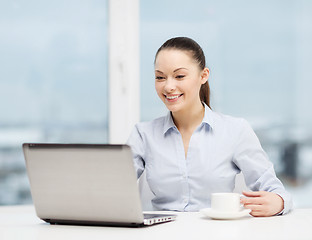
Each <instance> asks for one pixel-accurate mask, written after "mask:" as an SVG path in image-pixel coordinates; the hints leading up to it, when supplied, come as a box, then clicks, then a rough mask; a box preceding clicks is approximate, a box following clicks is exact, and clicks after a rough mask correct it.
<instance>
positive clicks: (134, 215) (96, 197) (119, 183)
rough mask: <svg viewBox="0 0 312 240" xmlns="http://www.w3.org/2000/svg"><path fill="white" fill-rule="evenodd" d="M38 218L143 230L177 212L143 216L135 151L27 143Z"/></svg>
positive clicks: (104, 145) (27, 162) (110, 146)
mask: <svg viewBox="0 0 312 240" xmlns="http://www.w3.org/2000/svg"><path fill="white" fill-rule="evenodd" d="M23 151H24V157H25V162H26V169H27V174H28V178H29V182H30V188H31V195H32V199H33V203H34V206H35V209H36V214H37V216H38V217H39V218H41V219H42V220H44V221H46V222H48V223H51V224H75V225H77V224H78V225H113V226H145V225H152V224H155V223H162V222H167V221H172V220H174V219H175V218H176V215H174V214H172V215H171V214H146V215H145V214H143V212H142V207H141V201H140V194H139V189H138V185H137V178H136V173H135V169H134V165H133V160H132V152H131V148H130V147H129V146H127V145H110V144H51V143H50V144H46V143H24V144H23Z"/></svg>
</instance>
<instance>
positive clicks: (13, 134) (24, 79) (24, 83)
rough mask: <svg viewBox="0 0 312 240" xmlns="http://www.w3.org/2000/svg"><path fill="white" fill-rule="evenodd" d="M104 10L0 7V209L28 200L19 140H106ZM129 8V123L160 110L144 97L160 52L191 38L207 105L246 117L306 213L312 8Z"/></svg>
mask: <svg viewBox="0 0 312 240" xmlns="http://www.w3.org/2000/svg"><path fill="white" fill-rule="evenodd" d="M112 1H113V0H112ZM129 1H130V0H129ZM130 2H131V1H130ZM110 3H111V2H110V1H108V0H106V1H97V0H89V1H82V0H81V1H73V0H65V1H61V0H58V1H52V2H51V1H44V2H43V1H38V0H31V1H27V2H24V1H20V0H19V1H4V0H0V112H1V113H0V205H11V204H26V203H31V197H30V192H29V183H28V179H27V176H26V172H25V164H24V159H23V155H22V149H21V144H22V143H23V142H65V143H66V142H80V143H107V142H109V139H110V138H109V126H110V121H111V120H110V109H111V108H112V106H110V105H109V93H110V94H114V93H112V92H109V91H110V90H109V89H110V88H109V87H110V83H109V78H110V75H109V71H110V67H109V53H110V49H111V45H112V39H111V38H109V33H110V30H111V29H109V26H110V25H109V19H110V18H109V16H110V14H112V13H111V12H110V11H111V8H110ZM138 3H139V4H138V6H136V5H134V7H133V8H136V9H130V10H133V11H134V12H135V13H136V12H137V13H138V16H137V17H138V21H139V24H138V25H139V34H138V36H137V40H138V43H139V50H140V51H139V52H140V53H139V59H140V62H139V63H138V64H139V74H137V76H134V77H135V78H136V79H137V80H138V81H140V82H139V87H138V89H137V91H138V92H139V97H140V111H139V112H138V120H141V121H147V120H151V119H153V118H155V117H158V116H161V115H163V114H165V113H166V109H165V107H164V106H163V104H162V103H161V101H160V100H159V99H158V97H157V95H156V93H155V90H154V74H153V61H154V55H155V52H156V51H157V49H158V47H159V46H160V45H161V44H162V43H163V42H164V41H165V40H167V39H168V38H171V37H174V36H189V37H191V38H194V39H195V40H196V41H197V42H198V43H199V44H200V45H201V46H202V47H203V49H204V51H205V54H206V58H207V65H208V67H209V68H210V71H211V75H210V79H209V82H210V85H211V89H212V108H213V109H214V110H215V111H220V112H222V113H225V114H229V115H233V116H238V117H243V118H246V119H247V120H248V121H249V122H250V123H251V125H252V126H253V128H254V130H255V131H256V133H257V135H258V137H259V138H260V141H261V143H262V145H263V147H264V149H265V150H266V151H267V153H268V155H269V158H270V160H271V161H272V162H273V163H274V166H275V170H276V172H277V174H278V176H279V177H280V179H281V180H282V181H283V183H284V184H285V187H286V188H287V190H289V191H290V192H291V193H292V194H293V197H294V200H295V204H296V206H298V207H311V206H312V203H311V199H312V124H311V123H312V110H311V107H310V103H311V102H312V95H311V94H310V91H311V89H312V81H311V80H312V79H311V76H312V70H311V69H312V68H311V65H312V44H311V43H312V24H311V22H312V15H311V12H312V1H310V0H298V1H295V0H274V1H269V0H264V1H253V0H252V1H249V0H234V1H230V0H221V1H211V0H208V1H207V0H193V1H184V0H180V1H172V0H171V1H170V0H169V1H165V0H160V1H147V0H141V1H140V2H138ZM126 52H127V51H125V53H126ZM120 57H121V58H122V57H123V56H120ZM128 57H129V56H128ZM134 59H136V58H134ZM136 61H137V60H136ZM132 77H133V76H132ZM124 81H127V79H124ZM120 111H124V109H120Z"/></svg>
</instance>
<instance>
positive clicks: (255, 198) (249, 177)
mask: <svg viewBox="0 0 312 240" xmlns="http://www.w3.org/2000/svg"><path fill="white" fill-rule="evenodd" d="M234 152H235V154H234V156H233V162H234V163H235V164H236V165H237V167H238V168H240V169H241V171H242V172H243V175H244V177H245V182H246V185H247V186H248V187H249V189H251V190H252V191H254V192H244V193H243V194H244V195H245V196H246V197H247V198H243V199H242V203H243V204H244V205H245V207H246V208H250V209H251V210H252V212H251V215H253V216H272V215H276V214H279V213H282V214H285V213H287V212H289V211H290V210H291V208H292V199H291V196H290V194H289V193H288V192H287V191H286V190H285V188H284V186H283V184H282V182H281V181H280V180H279V179H278V178H277V177H276V175H275V171H274V168H273V164H272V163H271V162H270V161H269V160H268V157H267V155H266V153H265V152H264V150H263V149H262V147H261V144H260V142H259V140H258V138H257V136H256V134H255V133H254V131H253V130H252V128H251V127H250V125H249V124H248V123H247V121H245V120H241V132H240V134H239V136H238V139H237V145H236V147H235V150H234Z"/></svg>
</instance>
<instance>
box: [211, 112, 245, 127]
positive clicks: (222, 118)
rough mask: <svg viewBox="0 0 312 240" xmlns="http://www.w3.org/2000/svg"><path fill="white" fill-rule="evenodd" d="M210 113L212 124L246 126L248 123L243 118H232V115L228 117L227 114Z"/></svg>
mask: <svg viewBox="0 0 312 240" xmlns="http://www.w3.org/2000/svg"><path fill="white" fill-rule="evenodd" d="M211 112H212V116H213V119H214V122H216V123H218V122H219V123H222V124H228V125H232V124H235V125H237V124H240V125H246V124H247V125H248V122H247V120H246V119H245V118H242V117H236V116H232V115H228V114H224V113H221V112H216V111H211Z"/></svg>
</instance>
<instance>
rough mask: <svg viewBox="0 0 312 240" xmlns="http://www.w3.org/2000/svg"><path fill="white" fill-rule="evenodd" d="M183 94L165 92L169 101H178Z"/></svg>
mask: <svg viewBox="0 0 312 240" xmlns="http://www.w3.org/2000/svg"><path fill="white" fill-rule="evenodd" d="M182 95H183V93H182V94H167V95H166V94H164V96H165V98H166V99H167V101H168V102H176V101H178V100H179V98H180V97H181V96H182Z"/></svg>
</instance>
